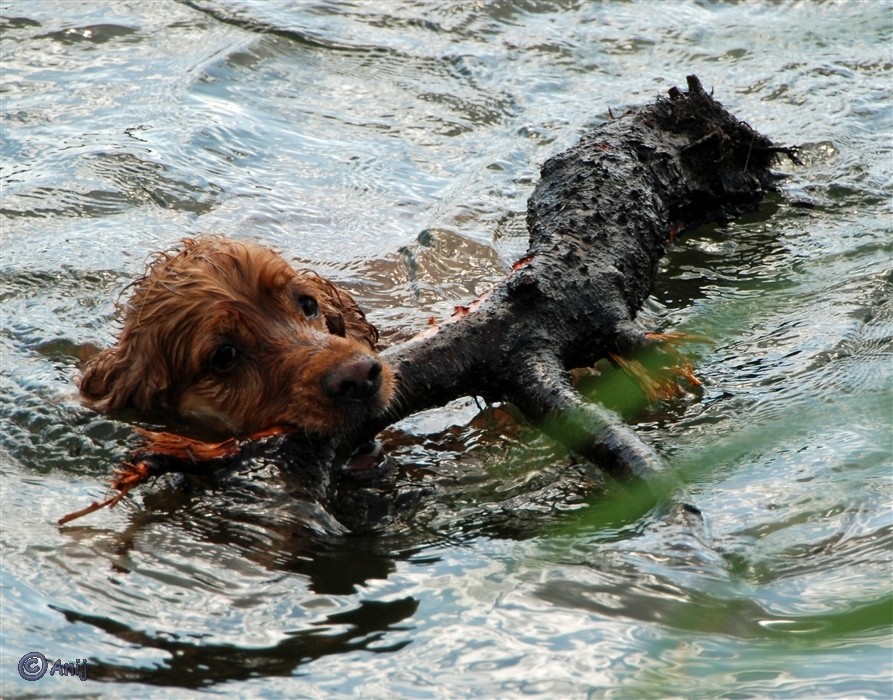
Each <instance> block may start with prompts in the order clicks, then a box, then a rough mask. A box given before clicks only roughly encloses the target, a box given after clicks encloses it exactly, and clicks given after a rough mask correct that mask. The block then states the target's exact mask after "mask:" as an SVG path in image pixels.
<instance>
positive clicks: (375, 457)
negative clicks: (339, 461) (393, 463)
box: [344, 440, 384, 474]
mask: <svg viewBox="0 0 893 700" xmlns="http://www.w3.org/2000/svg"><path fill="white" fill-rule="evenodd" d="M383 463H384V447H383V446H382V444H381V442H379V441H378V440H371V441H369V442H365V443H363V444H362V445H360V446H359V447H357V449H356V450H355V451H354V453H353V454H352V455H351V456H350V458H349V459H348V460H347V463H346V464H345V465H344V470H345V471H346V472H348V473H350V474H368V473H370V472H372V471H374V470H375V469H376V467H378V466H380V465H381V464H383Z"/></svg>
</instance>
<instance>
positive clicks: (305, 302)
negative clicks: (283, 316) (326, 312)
mask: <svg viewBox="0 0 893 700" xmlns="http://www.w3.org/2000/svg"><path fill="white" fill-rule="evenodd" d="M298 304H300V305H301V311H303V312H304V315H305V316H306V317H307V318H315V317H316V316H317V315H318V314H319V304H317V303H316V299H314V298H313V297H298Z"/></svg>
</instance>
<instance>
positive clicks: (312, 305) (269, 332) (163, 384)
mask: <svg viewBox="0 0 893 700" xmlns="http://www.w3.org/2000/svg"><path fill="white" fill-rule="evenodd" d="M131 286H132V292H131V296H130V299H129V301H128V302H127V305H126V307H125V318H124V327H123V329H122V330H121V333H120V335H119V337H118V343H117V345H116V346H115V347H113V348H110V349H107V350H103V351H101V352H99V353H98V354H96V355H94V356H93V357H91V358H90V359H89V360H88V361H87V363H86V365H85V367H84V374H83V377H82V379H81V383H80V391H81V395H82V397H83V399H84V402H85V403H86V404H87V405H88V406H90V407H92V408H94V409H96V410H97V411H100V412H103V413H105V412H110V411H116V410H120V409H125V408H136V409H139V410H141V411H156V410H162V411H165V410H166V411H172V412H173V413H175V414H176V415H177V416H179V417H180V418H182V419H185V420H187V421H188V422H190V423H191V424H193V425H195V426H198V427H200V428H202V429H205V430H209V431H213V432H214V433H215V434H218V435H219V434H222V435H246V434H250V433H256V432H259V431H263V430H267V429H270V428H274V427H279V428H297V429H304V430H307V431H309V432H313V433H318V434H322V435H345V434H348V433H349V432H350V431H351V429H352V428H353V427H354V426H355V425H357V424H358V423H359V422H360V421H362V420H363V419H365V418H367V417H368V416H369V415H370V414H375V413H378V412H380V411H382V410H383V409H384V408H385V407H386V406H387V405H388V403H389V402H390V400H391V398H392V396H393V393H394V377H393V372H392V371H391V369H390V368H389V367H388V366H387V365H386V364H385V363H383V362H382V361H381V360H379V359H378V357H377V356H376V354H375V347H376V343H377V341H378V331H377V330H376V329H375V327H374V326H372V325H371V324H370V323H369V322H368V321H366V317H365V315H364V314H363V312H362V311H361V310H360V308H359V307H358V306H357V304H356V302H355V301H354V300H353V298H351V296H350V295H349V294H347V292H345V291H343V290H340V289H338V288H337V287H335V285H333V284H332V283H331V282H329V281H328V280H326V279H324V278H323V277H320V276H319V275H317V274H315V273H313V272H306V271H297V270H295V269H293V268H292V267H291V265H289V264H288V263H287V262H286V261H285V260H284V259H283V258H282V257H281V256H279V255H278V254H277V253H275V252H273V251H272V250H270V249H268V248H264V247H262V246H260V245H256V244H253V243H247V242H241V241H234V240H229V239H226V238H221V237H213V236H206V237H201V238H196V239H187V240H185V241H183V243H182V245H181V247H180V248H179V249H177V250H175V251H173V252H171V253H162V254H159V255H158V256H156V257H155V258H154V260H152V261H151V263H150V264H149V267H148V269H147V272H146V274H145V275H144V276H143V277H141V278H140V279H138V280H136V281H135V282H134V283H133V284H132V285H131Z"/></svg>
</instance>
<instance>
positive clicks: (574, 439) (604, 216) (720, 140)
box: [369, 76, 795, 476]
mask: <svg viewBox="0 0 893 700" xmlns="http://www.w3.org/2000/svg"><path fill="white" fill-rule="evenodd" d="M778 154H785V155H787V156H789V157H790V158H792V159H795V152H794V150H793V149H788V148H780V147H778V146H776V145H774V144H773V143H772V141H770V140H769V139H768V138H766V137H765V136H762V135H760V134H758V133H757V132H756V131H754V130H753V129H751V128H750V127H749V126H748V125H747V124H745V123H743V122H740V121H738V120H737V119H735V117H733V116H732V115H730V114H729V113H728V112H727V111H726V110H725V109H724V108H723V107H722V105H720V104H719V103H718V102H717V101H715V100H714V99H713V98H712V97H711V96H710V95H708V94H707V93H706V92H705V91H704V89H703V87H702V86H701V84H700V82H699V81H698V79H697V78H696V77H695V76H689V78H688V91H687V92H685V93H683V92H681V91H680V90H678V89H677V88H673V89H671V90H670V92H669V99H666V98H660V99H658V100H657V102H656V103H655V104H652V105H650V106H647V107H643V108H639V109H633V110H630V111H629V112H627V113H626V114H624V115H623V116H621V117H619V118H616V119H613V120H611V121H609V122H607V123H605V124H603V125H601V126H599V127H597V128H596V129H594V130H592V131H591V132H589V133H588V134H586V135H584V136H583V138H581V140H580V141H579V143H578V144H577V145H576V146H574V147H572V148H570V149H569V150H567V151H565V152H563V153H561V154H559V155H557V156H554V157H553V158H550V159H549V160H548V161H546V163H545V164H544V165H543V167H542V172H541V179H540V181H539V184H538V185H537V186H536V189H535V190H534V192H533V194H532V195H531V197H530V199H529V201H528V211H527V224H528V229H529V232H530V246H529V249H528V254H527V255H526V256H525V258H524V259H523V260H522V261H521V262H519V263H518V264H517V265H516V266H515V268H516V269H515V270H514V271H513V272H512V273H511V274H510V275H509V277H508V278H507V279H506V280H505V281H504V282H503V283H502V284H501V285H500V286H498V287H497V288H496V289H495V290H493V292H492V293H491V294H490V295H489V296H488V297H487V298H486V299H485V300H483V301H482V302H481V303H480V305H479V306H478V307H477V308H476V309H475V310H473V311H471V312H469V313H467V314H466V315H463V316H462V317H461V318H459V319H457V320H456V321H455V322H452V323H448V324H445V325H444V326H442V327H441V328H440V329H438V331H437V332H436V333H433V334H430V335H428V336H427V337H424V338H422V339H420V340H416V341H411V342H409V343H406V344H403V345H400V346H397V347H394V348H391V349H390V350H388V351H386V352H385V353H384V357H386V358H387V360H388V361H389V362H391V363H392V364H393V366H394V367H395V368H396V372H397V376H398V387H399V401H397V402H396V403H395V404H394V406H393V407H392V409H391V410H390V412H389V413H388V414H387V415H386V416H384V417H383V418H382V419H381V420H379V421H377V422H375V423H374V424H372V425H370V426H369V428H370V430H371V431H374V430H377V429H379V428H381V427H384V426H385V425H387V424H389V423H392V422H394V421H396V420H399V419H400V418H402V417H405V416H407V415H409V414H411V413H414V412H416V411H419V410H422V409H425V408H430V407H433V406H437V405H441V404H443V403H445V402H446V401H448V400H450V399H453V398H456V397H458V396H462V395H469V394H470V395H479V396H482V397H484V398H485V399H487V400H490V401H509V402H511V403H514V404H515V405H517V406H518V407H519V408H520V409H521V410H522V411H523V412H524V413H525V414H526V415H527V416H528V417H529V418H530V419H531V420H532V421H534V422H535V423H537V424H538V425H539V426H540V427H541V428H542V429H543V430H544V431H545V432H546V433H548V434H550V435H552V436H553V437H555V438H557V439H558V440H560V441H561V442H563V443H565V444H566V445H567V446H568V447H570V448H571V449H572V450H574V451H576V452H578V453H580V454H581V455H583V456H585V457H587V458H589V459H590V460H592V461H593V462H594V463H595V464H597V465H598V466H600V467H602V468H604V469H606V470H607V471H609V472H611V473H613V474H615V475H638V476H649V475H653V474H655V473H659V472H660V471H661V469H662V460H661V459H660V457H659V456H658V455H657V453H656V452H655V451H654V450H653V449H652V448H651V447H649V446H648V445H646V444H644V443H643V442H642V441H641V440H640V439H639V438H638V437H637V436H636V435H635V433H634V432H633V431H632V430H631V429H630V428H628V427H627V426H625V425H624V424H623V423H622V422H621V421H620V419H619V418H618V417H617V416H615V415H614V414H613V413H612V412H610V411H608V410H607V409H605V408H604V407H602V406H600V405H598V404H595V403H591V402H587V401H586V400H585V399H583V397H581V396H580V394H578V393H577V391H576V390H575V389H574V388H573V386H572V384H571V382H570V378H569V374H568V370H569V369H571V368H575V367H585V366H590V365H592V364H594V363H595V362H596V361H598V360H599V359H601V358H603V357H605V356H606V355H607V354H609V353H620V354H622V353H627V352H629V351H631V350H634V349H636V348H638V347H641V346H643V345H646V344H648V343H649V342H652V341H651V340H650V339H649V338H648V337H647V336H646V334H645V333H644V331H643V330H642V329H640V328H639V327H637V326H636V324H635V323H634V320H635V317H636V313H637V312H638V310H639V309H640V308H641V306H642V303H643V302H644V301H645V299H646V298H647V297H648V295H649V294H651V291H652V289H653V287H654V282H655V278H656V275H657V270H658V264H659V261H660V258H661V257H662V256H663V254H664V253H665V250H666V247H667V245H668V244H669V243H670V242H671V241H672V240H673V239H674V238H675V236H676V235H677V234H678V233H679V232H681V231H682V230H685V229H688V228H691V227H694V226H697V225H699V224H702V223H704V222H706V221H709V220H716V219H729V218H732V217H735V216H737V215H739V214H741V213H742V212H744V211H746V210H749V209H752V208H754V207H755V206H756V205H757V204H758V203H759V201H760V200H761V199H762V197H763V195H764V194H765V192H766V190H767V189H769V188H771V187H772V185H773V182H774V181H775V180H776V179H777V178H776V176H775V175H773V173H772V172H771V171H770V170H769V168H770V166H771V165H772V164H773V162H774V161H775V158H776V156H777V155H778Z"/></svg>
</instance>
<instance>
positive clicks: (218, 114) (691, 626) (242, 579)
mask: <svg viewBox="0 0 893 700" xmlns="http://www.w3.org/2000/svg"><path fill="white" fill-rule="evenodd" d="M0 18H2V19H0V32H2V47H0V52H2V55H0V79H2V93H0V113H2V122H0V129H2V132H0V149H2V162H0V182H2V200H0V210H2V212H0V227H2V228H0V230H2V250H0V256H2V261H0V280H2V328H0V331H2V333H0V343H2V345H0V352H2V366H0V380H2V386H3V390H2V401H0V434H2V456H0V469H2V536H0V545H2V549H0V556H2V560H0V561H2V581H0V584H2V598H0V605H2V607H0V612H2V650H0V651H2V654H0V657H2V658H0V682H2V691H0V692H2V694H3V696H4V697H22V696H29V695H30V696H33V697H38V696H48V695H52V696H63V697H64V696H75V695H77V696H91V697H93V696H96V697H98V696H102V697H134V696H139V697H157V698H165V697H172V698H173V697H176V698H181V697H197V696H206V695H233V696H242V697H270V698H277V697H283V698H285V697H289V698H290V697H311V698H313V697H319V698H331V697H346V696H357V697H381V698H384V697H395V696H407V697H415V698H451V697H518V696H522V695H524V696H540V697H548V698H551V697H630V698H633V697H635V698H639V697H664V696H680V697H705V698H706V697H710V698H713V697H729V698H747V697H766V696H773V697H808V698H812V697H848V698H862V697H864V698H887V697H890V696H891V694H893V686H891V678H893V663H891V655H890V644H891V641H893V639H891V633H890V629H891V622H893V590H891V574H893V568H891V556H890V552H891V545H893V518H891V512H893V509H891V476H893V472H891V447H893V446H891V424H893V405H891V373H890V367H891V362H890V359H891V335H893V301H891V299H893V279H891V262H890V261H891V248H893V239H891V228H893V227H891V208H890V202H891V191H890V190H891V183H893V154H891V140H890V136H891V133H893V114H891V104H893V102H891V85H893V82H891V73H893V71H891V68H893V57H891V53H890V45H891V39H893V15H891V10H890V5H889V3H886V2H862V3H859V2H810V3H795V2H782V3H761V2H747V3H732V2H730V3H715V2H678V3H677V2H640V3H626V2H606V3H595V2H572V1H566V2H565V1H558V0H556V1H554V2H548V1H546V0H542V1H535V0H530V1H526V2H450V3H447V2H440V1H439V0H432V1H431V2H398V1H394V2H359V1H358V2H340V1H339V2H300V3H290V2H274V1H270V0H265V1H263V2H259V1H258V2H242V3H236V2H214V3H210V2H207V3H206V2H167V1H159V2H142V1H140V2H136V1H131V2H128V1H118V2H114V3H112V2H105V3H103V2H90V3H86V2H85V3H78V2H42V1H35V0H29V1H27V2H25V1H22V2H2V3H0ZM689 73H696V74H697V75H698V76H699V77H700V78H701V80H702V82H703V83H704V84H705V86H707V87H708V88H710V87H712V88H714V89H715V93H716V96H717V97H718V99H719V100H720V101H721V102H723V104H725V105H726V106H727V107H729V108H730V110H731V111H732V112H733V113H734V114H736V115H738V116H739V117H741V118H743V119H745V120H747V121H748V122H749V123H750V124H751V125H753V126H754V127H755V128H757V129H758V130H760V131H762V132H763V133H766V134H768V135H770V136H771V137H772V138H773V139H775V140H776V141H779V142H781V143H787V144H800V145H802V148H803V151H802V156H803V160H804V165H803V167H800V168H789V167H788V166H785V169H786V170H787V172H788V173H789V175H790V177H789V179H788V180H787V181H786V182H785V184H784V186H783V189H782V191H781V192H780V193H778V194H773V195H770V197H769V198H768V199H767V200H766V202H765V203H764V205H763V206H762V207H761V208H760V209H759V210H758V211H756V212H754V213H752V214H750V215H748V216H746V217H743V218H742V219H740V220H738V221H736V222H733V223H731V224H729V225H724V226H713V227H706V228H704V229H701V230H699V231H697V232H694V233H692V234H691V235H689V236H687V237H686V238H685V239H684V240H681V241H680V242H679V243H678V244H677V245H676V246H675V248H674V249H673V251H672V252H671V253H670V255H669V256H668V257H667V260H666V262H665V266H664V270H663V271H662V274H661V277H660V282H659V287H658V290H657V292H656V294H655V296H654V298H653V299H651V300H649V302H648V304H647V306H646V309H645V310H644V311H643V314H642V320H643V323H645V324H646V325H648V326H649V327H652V328H656V329H674V330H687V331H692V332H697V333H702V334H704V335H706V336H708V337H709V338H710V339H711V340H712V344H710V345H704V346H697V347H694V348H692V350H693V352H694V353H695V354H696V365H697V371H698V373H699V375H700V376H701V378H702V379H703V380H704V384H705V385H704V389H703V391H702V392H701V393H700V394H698V395H692V396H689V397H687V398H685V399H684V400H681V401H678V402H675V403H673V404H671V405H666V406H651V407H645V408H642V407H641V406H640V407H639V408H637V409H631V410H630V412H629V420H630V421H631V422H632V423H633V424H634V425H635V429H636V430H637V431H638V432H639V433H640V434H642V436H643V437H644V438H645V439H646V440H648V441H649V442H650V443H651V444H653V445H654V446H655V447H656V448H657V449H658V450H659V451H660V452H662V453H663V454H664V455H666V456H667V457H668V459H669V461H670V463H671V465H672V468H673V469H674V470H675V472H676V473H677V474H678V475H679V476H680V483H679V486H678V489H677V491H676V492H674V493H672V494H671V495H670V498H669V499H668V501H667V502H666V503H661V504H659V505H658V506H656V507H651V505H652V504H651V503H649V502H648V501H647V500H643V499H642V498H640V495H637V494H635V493H632V494H631V493H629V492H628V491H626V490H624V489H622V488H619V487H617V486H616V485H611V484H607V483H601V482H600V481H599V480H598V479H597V478H596V477H595V476H594V475H593V474H592V473H591V471H590V470H588V469H587V468H586V465H583V464H580V463H578V462H577V461H576V460H575V459H574V458H573V457H571V456H568V455H567V454H565V452H564V451H563V450H562V449H561V448H560V447H558V446H556V445H554V444H552V443H550V442H549V441H548V440H546V439H545V438H543V437H542V436H539V435H538V434H537V433H536V431H535V430H533V429H531V428H530V427H529V426H526V425H524V424H523V422H521V421H519V420H518V419H517V416H516V415H514V413H513V412H512V411H511V410H510V408H507V407H498V406H497V407H492V408H490V409H486V410H483V411H481V409H480V408H479V407H478V406H477V405H476V404H475V402H474V401H472V400H471V399H468V400H463V401H460V402H457V403H455V404H452V405H450V406H448V407H445V408H443V409H439V410H436V411H432V412H428V413H426V414H424V415H421V416H418V417H415V418H413V419H411V420H410V421H407V422H406V423H405V424H403V425H402V426H401V432H399V433H395V434H394V435H392V437H391V441H392V445H391V447H392V459H394V460H395V461H396V462H398V463H399V464H400V465H401V468H403V469H404V470H406V472H407V473H408V474H409V475H410V476H411V477H412V478H413V479H415V480H417V481H418V483H420V484H422V485H432V486H433V487H434V488H433V490H432V495H431V497H430V498H428V499H425V500H424V501H423V503H422V504H421V507H420V510H419V511H418V512H417V513H415V514H414V515H413V517H411V518H407V519H405V520H403V521H400V522H397V523H395V524H393V525H392V526H391V527H390V528H388V529H387V530H386V531H385V532H382V533H378V534H375V535H364V536H350V535H339V534H335V533H332V532H329V531H321V532H308V531H307V530H306V529H302V528H300V527H298V525H299V523H296V524H295V525H294V527H292V526H291V521H290V520H289V518H290V517H292V516H295V517H296V518H297V516H296V515H295V513H294V510H293V509H292V508H291V505H290V504H289V503H287V502H284V501H282V500H279V501H277V500H275V499H270V500H264V499H262V500H260V501H258V500H256V499H255V500H252V499H251V498H250V493H249V494H248V495H247V496H246V494H245V493H243V492H240V491H234V492H233V493H227V494H217V495H216V497H209V496H207V494H205V495H202V494H198V495H196V494H194V493H192V492H190V491H189V490H184V488H181V486H182V485H180V484H178V483H176V482H174V483H170V482H161V483H159V484H156V485H154V486H153V487H149V488H144V489H142V490H141V491H140V493H139V494H137V496H136V497H135V498H132V499H129V500H128V501H126V502H125V503H122V504H121V505H120V506H118V507H117V508H115V509H113V510H108V511H105V512H100V513H97V514H94V515H92V516H90V517H89V519H85V520H83V521H81V522H80V523H78V524H76V526H74V527H70V528H66V529H64V530H59V529H57V528H56V527H55V525H54V523H55V521H56V519H57V518H58V517H59V516H60V515H62V514H63V513H65V512H68V511H70V510H73V509H75V508H78V507H81V506H83V505H85V504H87V503H89V502H90V501H91V500H94V499H95V498H97V497H99V496H101V495H102V493H103V489H104V484H105V483H106V480H107V478H108V476H109V474H110V470H111V469H112V467H113V466H114V465H115V464H116V463H117V462H118V461H119V460H120V459H121V458H122V457H123V456H124V455H125V454H126V452H127V450H128V449H129V447H130V446H131V445H132V444H133V443H132V437H133V434H132V431H131V429H130V427H129V426H128V425H127V424H125V423H121V422H117V421H112V420H109V419H105V418H102V417H99V416H97V415H95V414H93V413H91V412H89V411H87V410H85V409H83V408H81V407H80V406H79V404H78V402H77V398H76V391H75V388H74V387H75V381H76V378H77V376H78V371H77V361H76V354H77V348H78V347H79V346H80V345H81V344H83V343H87V342H98V343H101V344H107V343H110V342H111V341H112V339H113V337H114V332H115V330H116V325H115V318H116V314H115V301H116V298H117V295H118V294H119V293H120V291H121V290H122V289H123V288H124V286H125V285H126V284H127V282H128V281H129V280H131V279H132V278H133V277H134V276H135V275H137V274H139V273H140V272H141V271H142V269H143V266H144V263H145V260H146V258H147V256H148V255H149V254H150V253H152V252H153V251H156V250H161V249H166V248H169V247H171V246H172V245H174V244H175V243H176V241H177V240H179V239H180V238H182V237H184V236H188V235H195V234H198V233H202V232H216V233H221V234H226V235H230V236H235V237H241V238H247V239H251V240H256V241H260V242H262V243H265V244H268V245H271V246H274V247H277V248H278V249H280V250H281V251H283V253H284V254H286V255H287V256H288V257H289V258H294V259H296V260H297V261H298V262H299V263H300V264H303V265H310V266H313V267H315V268H317V269H319V270H320V271H321V272H324V273H325V274H327V275H328V276H330V277H331V278H333V279H335V280H337V281H338V282H339V283H340V284H343V285H344V286H346V287H348V288H350V289H351V290H352V291H353V292H354V293H355V294H356V296H357V297H358V298H359V299H361V300H362V303H363V305H364V306H365V307H366V308H367V309H368V310H369V317H370V318H371V319H372V320H373V322H375V323H376V324H378V325H379V327H380V328H381V330H382V337H383V339H384V340H385V341H386V342H389V343H390V342H396V341H399V340H401V339H405V338H406V337H409V336H410V335H412V334H413V333H414V332H415V331H417V330H418V329H420V328H422V327H424V325H425V323H426V321H427V319H428V318H429V317H431V316H434V317H442V316H444V315H446V314H448V313H449V312H450V311H451V310H452V308H453V306H454V305H455V304H457V303H465V302H467V301H468V300H469V299H470V298H472V297H473V296H475V295H477V294H480V293H482V292H484V291H486V290H487V289H488V288H489V287H490V286H492V285H493V284H495V283H496V282H498V281H499V280H500V279H501V278H502V277H503V275H504V274H505V273H506V271H507V270H508V269H509V266H510V264H511V262H512V261H513V260H514V259H516V258H517V257H518V256H520V255H521V254H523V251H524V249H525V236H526V230H525V225H524V211H525V202H526V198H527V196H528V195H529V194H530V192H531V190H532V188H533V186H534V184H535V182H536V178H537V173H538V168H539V165H540V164H541V163H542V162H543V161H544V160H545V159H546V158H547V157H549V156H550V155H552V154H554V153H556V152H558V151H559V150H561V149H563V148H565V147H567V146H568V145H570V144H572V143H573V142H574V141H575V140H576V139H577V138H578V136H579V135H580V133H582V131H583V130H584V129H585V128H586V127H588V126H592V125H594V124H596V123H598V122H599V121H601V120H603V119H605V118H607V117H608V115H609V110H610V111H612V112H615V113H616V112H619V111H622V110H623V109H624V108H625V107H627V106H629V105H633V104H641V103H644V102H647V101H650V100H652V99H654V97H655V96H656V95H657V94H659V93H663V94H665V93H666V90H667V89H668V88H669V87H670V86H671V85H674V84H677V85H684V82H685V76H686V75H687V74H689ZM612 383H614V384H616V386H617V388H616V389H614V390H612V389H611V386H612ZM602 391H603V392H604V395H605V398H606V400H614V401H618V402H619V401H621V400H622V398H623V397H622V396H620V397H618V396H613V397H612V395H611V394H612V391H614V392H619V393H620V394H623V395H625V394H627V393H628V391H629V388H628V387H627V386H626V385H625V384H624V383H623V380H622V378H620V377H611V376H608V377H606V378H605V382H604V384H603V387H602ZM260 476H262V475H260V474H259V476H258V478H260ZM271 513H274V514H276V515H277V517H278V516H279V515H280V514H281V515H282V517H281V519H280V521H279V526H278V527H269V526H268V523H269V521H270V514H271ZM698 513H700V515H698ZM265 523H267V525H265ZM35 650H36V651H40V652H41V653H43V654H44V655H45V656H46V657H47V658H49V659H50V660H51V661H52V660H55V659H57V658H59V659H61V660H62V661H63V662H70V661H74V660H75V659H85V658H86V659H89V661H88V669H89V676H90V677H89V679H88V680H87V681H85V682H82V681H80V680H78V679H77V678H70V677H58V676H53V677H51V676H49V675H47V676H45V677H44V678H42V679H41V680H40V681H37V682H35V683H27V682H26V681H24V680H22V679H21V678H20V677H19V674H18V672H17V664H18V662H19V659H20V658H21V657H22V656H23V655H24V654H25V653H26V652H30V651H35Z"/></svg>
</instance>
